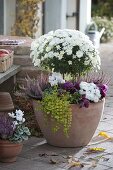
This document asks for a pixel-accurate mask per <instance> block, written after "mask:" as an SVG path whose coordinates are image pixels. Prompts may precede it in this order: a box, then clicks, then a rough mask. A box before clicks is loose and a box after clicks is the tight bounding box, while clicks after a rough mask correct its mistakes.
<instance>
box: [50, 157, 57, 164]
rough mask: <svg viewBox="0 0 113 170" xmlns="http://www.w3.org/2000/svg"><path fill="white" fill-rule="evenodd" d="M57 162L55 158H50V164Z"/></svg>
mask: <svg viewBox="0 0 113 170" xmlns="http://www.w3.org/2000/svg"><path fill="white" fill-rule="evenodd" d="M57 163H58V162H57V160H55V159H53V158H51V159H50V164H57Z"/></svg>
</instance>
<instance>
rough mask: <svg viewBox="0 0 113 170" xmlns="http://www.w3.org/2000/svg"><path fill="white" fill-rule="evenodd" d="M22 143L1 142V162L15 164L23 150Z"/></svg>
mask: <svg viewBox="0 0 113 170" xmlns="http://www.w3.org/2000/svg"><path fill="white" fill-rule="evenodd" d="M22 146H23V144H22V143H12V142H10V141H5V140H0V162H7V163H8V162H15V161H16V158H17V156H18V155H19V154H20V152H21V150H22Z"/></svg>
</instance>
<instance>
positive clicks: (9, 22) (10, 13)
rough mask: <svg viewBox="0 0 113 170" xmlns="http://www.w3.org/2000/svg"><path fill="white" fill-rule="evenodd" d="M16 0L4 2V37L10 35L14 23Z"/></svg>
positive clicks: (5, 0)
mask: <svg viewBox="0 0 113 170" xmlns="http://www.w3.org/2000/svg"><path fill="white" fill-rule="evenodd" d="M15 16H16V0H4V35H10V33H11V27H12V26H13V25H14V23H15Z"/></svg>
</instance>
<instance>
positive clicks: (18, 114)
mask: <svg viewBox="0 0 113 170" xmlns="http://www.w3.org/2000/svg"><path fill="white" fill-rule="evenodd" d="M15 116H16V120H17V121H20V122H21V121H22V120H23V116H24V112H22V111H21V110H16V111H15Z"/></svg>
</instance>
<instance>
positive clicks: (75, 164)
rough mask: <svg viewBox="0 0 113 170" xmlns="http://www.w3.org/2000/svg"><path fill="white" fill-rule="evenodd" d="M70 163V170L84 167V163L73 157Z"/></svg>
mask: <svg viewBox="0 0 113 170" xmlns="http://www.w3.org/2000/svg"><path fill="white" fill-rule="evenodd" d="M68 163H69V167H68V169H71V168H72V167H80V168H83V167H84V165H83V163H81V162H80V161H79V160H78V159H75V158H73V157H72V158H70V159H69V160H68Z"/></svg>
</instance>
